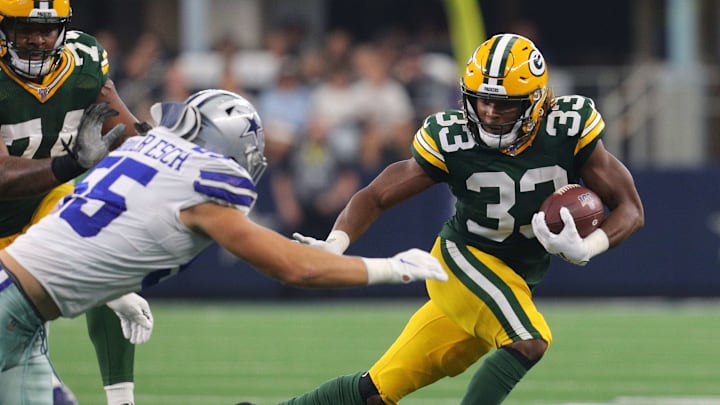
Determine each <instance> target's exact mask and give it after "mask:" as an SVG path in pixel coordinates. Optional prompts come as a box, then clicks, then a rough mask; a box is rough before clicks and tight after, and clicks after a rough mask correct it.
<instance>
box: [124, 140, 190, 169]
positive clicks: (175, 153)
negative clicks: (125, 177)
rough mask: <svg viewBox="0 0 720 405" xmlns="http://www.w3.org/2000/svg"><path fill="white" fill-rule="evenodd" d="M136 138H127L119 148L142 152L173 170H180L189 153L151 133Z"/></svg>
mask: <svg viewBox="0 0 720 405" xmlns="http://www.w3.org/2000/svg"><path fill="white" fill-rule="evenodd" d="M138 138H139V139H138V140H136V139H129V140H128V141H127V142H125V143H124V144H123V145H122V146H121V147H120V148H119V150H123V151H129V152H139V153H142V154H143V155H145V156H147V157H149V158H151V159H155V160H157V161H159V162H161V163H163V164H164V165H166V166H167V167H169V168H171V169H175V170H180V168H181V167H182V165H183V163H185V161H186V160H187V158H188V156H189V155H190V154H189V153H188V152H187V151H186V150H184V149H181V148H180V147H179V146H177V145H175V144H172V143H170V142H168V140H167V139H163V138H158V137H157V136H155V135H153V134H147V135H145V136H143V137H138ZM140 139H142V140H140ZM133 141H135V142H133Z"/></svg>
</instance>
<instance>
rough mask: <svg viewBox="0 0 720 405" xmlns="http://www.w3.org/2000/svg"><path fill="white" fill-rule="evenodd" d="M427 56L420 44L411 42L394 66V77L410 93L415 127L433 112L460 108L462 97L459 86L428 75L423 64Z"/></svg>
mask: <svg viewBox="0 0 720 405" xmlns="http://www.w3.org/2000/svg"><path fill="white" fill-rule="evenodd" d="M424 55H425V53H424V52H423V49H422V48H421V47H420V46H418V45H410V46H408V47H406V48H405V50H404V52H403V53H402V54H401V55H400V59H399V60H398V61H397V63H395V65H394V66H393V76H394V77H395V78H397V79H398V80H399V81H400V83H402V84H403V86H405V90H407V92H408V94H409V95H410V100H411V101H412V104H413V109H414V110H415V123H416V126H419V125H420V123H421V122H423V120H424V119H425V117H427V116H428V115H430V114H434V113H436V112H438V111H445V110H447V109H449V108H458V100H459V99H460V95H458V94H457V92H456V91H455V89H456V88H457V85H453V86H450V85H448V83H446V82H443V81H441V80H440V79H438V78H437V77H435V76H433V75H431V74H429V72H428V71H427V70H426V69H425V66H424V65H423V62H424ZM453 73H455V72H453Z"/></svg>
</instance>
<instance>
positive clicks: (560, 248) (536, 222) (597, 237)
mask: <svg viewBox="0 0 720 405" xmlns="http://www.w3.org/2000/svg"><path fill="white" fill-rule="evenodd" d="M560 218H561V219H562V221H563V229H562V231H560V233H558V234H555V233H552V232H551V231H550V229H548V226H547V223H546V222H545V213H544V212H543V211H540V212H537V213H535V215H533V218H532V228H533V232H534V233H535V237H536V238H537V239H538V241H539V242H540V244H541V245H543V247H544V248H545V250H546V251H547V252H548V253H550V254H552V255H557V256H560V257H561V258H563V259H565V260H566V261H568V262H570V263H572V264H576V265H578V266H584V265H586V264H587V263H588V261H590V259H591V258H592V257H593V256H596V255H598V254H600V253H602V252H604V251H606V250H607V249H608V247H609V245H610V242H609V240H608V237H607V234H606V233H605V231H603V230H602V229H599V228H598V229H596V230H595V231H593V232H592V233H591V234H590V235H588V236H587V237H585V238H584V239H583V238H581V237H580V234H579V233H578V231H577V228H576V226H575V220H574V219H573V217H572V214H570V211H569V210H568V209H567V208H566V207H562V208H560Z"/></svg>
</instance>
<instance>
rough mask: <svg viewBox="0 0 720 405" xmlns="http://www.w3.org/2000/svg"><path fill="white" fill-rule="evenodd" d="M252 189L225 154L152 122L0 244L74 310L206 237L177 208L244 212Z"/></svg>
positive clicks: (153, 275) (161, 272)
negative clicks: (55, 206) (212, 206)
mask: <svg viewBox="0 0 720 405" xmlns="http://www.w3.org/2000/svg"><path fill="white" fill-rule="evenodd" d="M256 197H257V194H256V191H255V185H254V184H253V181H252V179H251V178H250V175H249V174H248V173H247V171H246V170H245V169H244V168H243V167H242V166H241V165H239V164H238V163H236V162H235V161H234V160H231V159H228V158H226V157H225V156H221V155H218V154H214V153H211V152H208V151H206V150H204V149H201V148H200V147H198V146H197V145H195V144H193V143H190V142H187V141H186V140H184V139H181V138H179V137H178V136H175V135H173V134H171V133H169V132H167V131H166V130H164V129H163V128H156V129H154V130H152V131H151V132H150V133H148V134H147V135H145V136H142V137H141V136H137V137H133V138H130V139H129V140H127V141H126V142H125V143H124V144H123V145H122V146H121V147H120V148H118V149H117V150H116V151H114V152H112V153H110V154H109V155H108V157H106V158H105V159H103V160H102V161H101V162H100V163H99V164H98V165H97V166H96V167H95V168H94V169H93V170H92V171H91V172H90V173H88V175H87V176H86V177H85V179H84V180H83V181H82V182H81V183H79V184H78V185H77V186H76V188H75V191H74V193H73V194H72V195H70V196H68V197H66V198H65V200H64V201H63V203H62V205H61V206H60V209H59V210H58V211H57V212H56V213H54V214H52V215H49V216H47V217H46V218H44V219H43V220H41V221H40V222H39V223H37V224H36V225H34V226H32V227H30V229H29V230H28V232H27V233H26V234H24V235H22V236H20V237H19V238H18V239H17V240H16V241H15V242H14V243H13V244H12V245H11V246H9V247H8V248H7V249H6V250H7V252H8V253H9V254H10V255H11V256H12V257H13V258H15V260H17V261H18V262H19V263H20V264H21V265H22V266H23V267H25V268H26V269H27V270H28V271H29V272H30V273H32V275H33V276H35V278H37V279H38V281H39V282H40V283H41V284H42V285H43V287H45V289H46V290H47V292H48V293H49V294H50V296H51V297H52V298H53V299H54V300H55V302H56V303H57V305H58V307H59V308H60V312H61V313H62V315H63V316H65V317H75V316H77V315H79V314H81V313H83V312H85V311H86V310H88V309H90V308H92V307H95V306H97V305H98V304H100V303H104V302H107V301H109V300H112V299H115V298H117V297H119V296H121V295H124V294H126V293H128V292H133V291H140V290H142V289H143V288H146V287H148V286H150V285H154V284H157V283H158V282H160V281H162V279H164V278H167V277H168V276H171V275H174V274H176V273H177V271H178V270H179V268H180V267H181V266H183V265H185V264H187V263H188V262H189V261H190V260H192V259H193V258H194V257H195V256H196V255H197V254H199V253H200V252H201V251H202V250H203V249H205V248H206V247H207V246H208V245H210V244H211V243H212V240H211V239H210V238H208V237H207V236H205V235H202V234H198V233H195V232H193V231H191V230H189V229H188V228H186V227H185V226H184V225H183V224H182V223H181V222H180V218H179V214H180V211H181V210H183V209H185V208H188V207H192V206H195V205H198V204H200V203H203V202H208V201H212V202H215V203H218V204H222V205H226V206H233V207H236V208H237V209H239V210H240V211H242V212H243V213H245V214H247V213H249V211H250V209H251V208H252V206H253V205H254V203H255V200H256ZM48 242H51V243H48Z"/></svg>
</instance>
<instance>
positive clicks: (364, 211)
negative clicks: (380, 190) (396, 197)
mask: <svg viewBox="0 0 720 405" xmlns="http://www.w3.org/2000/svg"><path fill="white" fill-rule="evenodd" d="M382 212H383V209H382V208H381V207H380V206H379V205H378V204H376V203H375V202H374V199H373V198H372V196H371V194H370V193H368V192H367V190H361V191H359V192H357V193H356V194H355V195H354V196H353V197H352V198H351V199H350V202H348V204H347V205H346V206H345V208H344V209H343V210H342V212H340V214H339V215H338V217H337V219H336V220H335V225H334V226H333V229H337V230H341V231H343V232H345V233H346V234H347V235H348V236H349V237H350V242H351V243H352V242H354V241H356V240H357V239H358V238H360V236H362V234H364V233H365V232H366V231H367V230H368V228H369V227H370V225H372V223H373V222H375V220H376V219H377V218H378V217H379V216H380V214H382Z"/></svg>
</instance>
